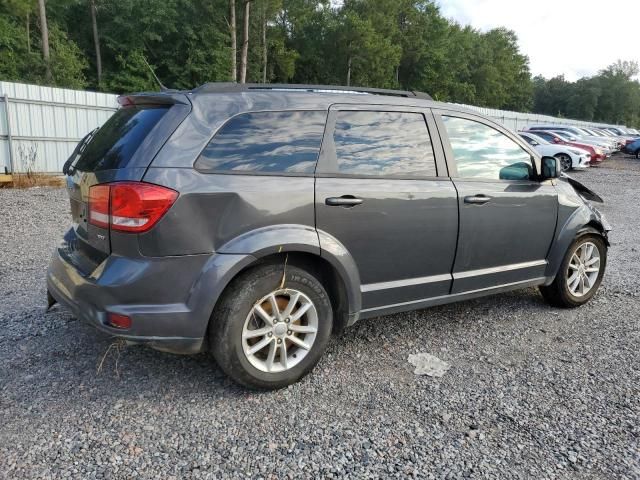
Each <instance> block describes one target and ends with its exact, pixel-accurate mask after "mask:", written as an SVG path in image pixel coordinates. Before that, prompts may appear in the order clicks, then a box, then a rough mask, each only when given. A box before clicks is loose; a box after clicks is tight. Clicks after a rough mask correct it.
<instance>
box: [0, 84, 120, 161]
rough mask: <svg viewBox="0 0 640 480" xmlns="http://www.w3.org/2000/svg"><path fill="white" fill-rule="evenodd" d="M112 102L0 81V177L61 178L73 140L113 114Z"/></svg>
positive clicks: (114, 105)
mask: <svg viewBox="0 0 640 480" xmlns="http://www.w3.org/2000/svg"><path fill="white" fill-rule="evenodd" d="M116 98H117V96H116V95H109V94H105V93H95V92H85V91H79V90H65V89H62V88H51V87H40V86H37V85H25V84H22V83H10V82H0V173H5V172H8V173H12V172H13V173H15V172H25V171H27V170H28V169H31V170H32V171H35V172H43V173H60V172H61V170H62V165H63V164H64V162H65V160H66V159H67V158H68V157H69V155H70V154H71V152H72V151H73V149H74V147H75V146H76V144H77V143H78V141H79V140H80V139H81V138H82V137H84V136H85V135H86V134H87V133H88V132H90V131H91V130H93V129H94V128H96V127H97V126H100V125H102V124H103V123H104V122H105V121H106V120H107V119H108V118H109V117H110V116H111V115H112V114H113V112H114V111H115V110H116V109H117V107H118V103H117V101H116Z"/></svg>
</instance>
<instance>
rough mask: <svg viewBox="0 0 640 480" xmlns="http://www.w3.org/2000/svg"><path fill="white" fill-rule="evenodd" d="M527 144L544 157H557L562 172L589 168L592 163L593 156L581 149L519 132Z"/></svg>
mask: <svg viewBox="0 0 640 480" xmlns="http://www.w3.org/2000/svg"><path fill="white" fill-rule="evenodd" d="M518 134H519V135H520V136H521V137H522V138H524V140H525V142H527V143H528V144H529V145H531V146H532V147H533V149H534V150H535V151H537V152H538V153H539V154H540V156H542V157H545V156H547V157H555V158H557V159H558V161H559V162H560V166H561V167H562V171H563V172H564V171H568V170H573V169H584V168H588V167H589V165H590V163H591V154H590V153H589V152H588V151H586V150H583V149H581V148H576V147H571V146H569V145H566V144H560V145H559V144H556V143H551V142H548V141H546V140H545V139H544V138H542V137H538V136H537V135H535V134H533V133H529V132H518Z"/></svg>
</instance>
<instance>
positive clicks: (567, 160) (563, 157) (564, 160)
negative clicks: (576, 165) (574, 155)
mask: <svg viewBox="0 0 640 480" xmlns="http://www.w3.org/2000/svg"><path fill="white" fill-rule="evenodd" d="M556 158H557V159H558V161H559V162H560V168H562V171H563V172H568V171H569V170H571V169H572V168H573V161H572V160H571V157H570V156H569V155H567V154H566V153H559V154H557V155H556Z"/></svg>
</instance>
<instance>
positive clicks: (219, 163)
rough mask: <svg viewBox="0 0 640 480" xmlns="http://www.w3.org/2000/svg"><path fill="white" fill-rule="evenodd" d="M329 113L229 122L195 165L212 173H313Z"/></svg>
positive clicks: (274, 114)
mask: <svg viewBox="0 0 640 480" xmlns="http://www.w3.org/2000/svg"><path fill="white" fill-rule="evenodd" d="M326 119H327V113H326V112H254V113H245V114H242V115H238V116H237V117H234V118H232V119H231V120H229V121H228V122H227V123H226V124H225V125H224V126H223V127H222V128H221V129H220V131H218V133H216V135H215V136H214V137H213V139H212V140H211V142H210V143H209V145H207V148H205V149H204V151H203V152H202V154H201V155H200V158H198V161H197V162H196V168H198V169H200V170H212V171H236V172H280V173H283V172H287V173H313V172H314V170H315V167H316V161H317V160H318V153H319V151H320V144H321V143H322V134H323V132H324V125H325V122H326Z"/></svg>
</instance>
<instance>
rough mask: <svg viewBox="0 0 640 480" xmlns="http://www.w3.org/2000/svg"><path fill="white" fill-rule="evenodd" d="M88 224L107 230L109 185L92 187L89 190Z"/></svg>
mask: <svg viewBox="0 0 640 480" xmlns="http://www.w3.org/2000/svg"><path fill="white" fill-rule="evenodd" d="M89 223H90V224H91V225H95V226H96V227H100V228H109V185H94V186H93V187H91V188H89Z"/></svg>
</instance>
